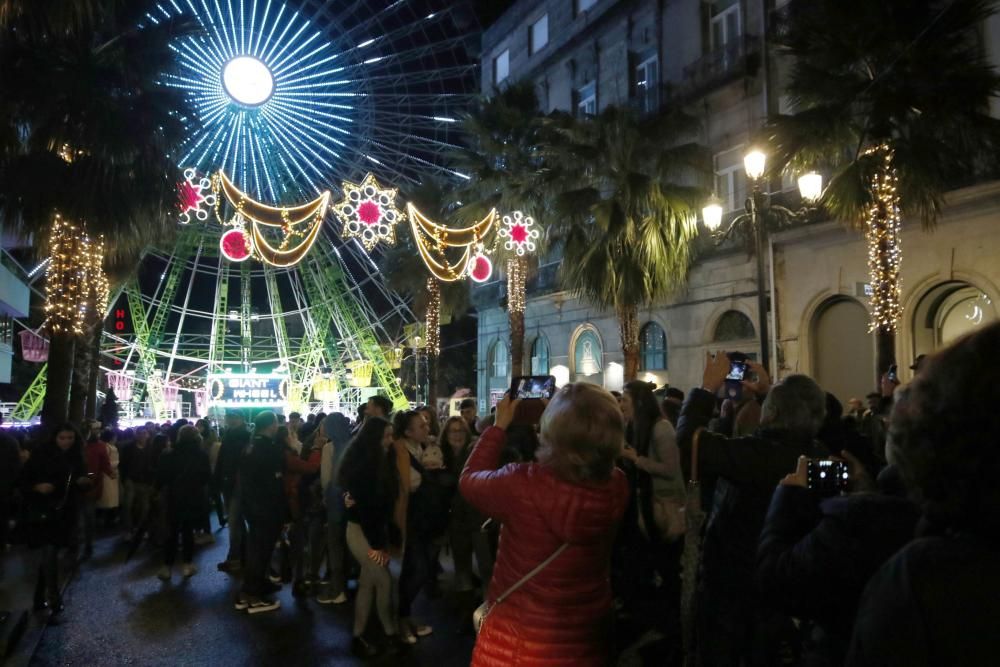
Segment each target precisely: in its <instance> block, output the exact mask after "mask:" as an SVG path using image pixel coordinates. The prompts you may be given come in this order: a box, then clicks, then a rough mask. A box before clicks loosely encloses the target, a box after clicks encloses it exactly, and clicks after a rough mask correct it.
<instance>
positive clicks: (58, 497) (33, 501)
mask: <svg viewBox="0 0 1000 667" xmlns="http://www.w3.org/2000/svg"><path fill="white" fill-rule="evenodd" d="M86 475H87V466H86V464H85V463H84V462H83V453H82V452H81V451H80V450H79V449H77V448H73V449H70V450H69V451H66V452H64V451H62V450H61V449H59V448H58V447H57V446H56V445H55V444H53V443H46V444H44V445H42V446H41V447H38V448H36V449H35V451H34V452H32V454H31V458H30V459H28V462H27V463H26V464H25V465H24V469H23V471H22V473H21V491H22V493H23V495H24V500H25V504H26V506H27V507H26V510H27V512H28V513H29V514H32V515H37V514H38V513H45V514H46V515H47V516H49V517H51V518H50V520H48V521H45V522H44V523H43V522H37V523H36V522H31V523H30V524H29V525H26V526H25V533H26V534H25V539H26V541H27V542H28V546H30V547H39V546H42V545H46V544H51V545H55V546H58V547H66V546H69V545H71V544H73V543H74V539H73V538H74V533H75V531H76V519H77V508H78V507H79V502H80V497H81V495H82V491H81V489H80V487H79V485H78V484H77V480H79V479H80V478H81V477H85V476H86ZM42 483H48V484H51V485H52V486H53V487H55V488H54V490H53V491H52V493H47V494H41V493H38V492H37V491H35V488H34V487H35V485H37V484H42Z"/></svg>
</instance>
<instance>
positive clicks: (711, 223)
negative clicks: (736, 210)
mask: <svg viewBox="0 0 1000 667" xmlns="http://www.w3.org/2000/svg"><path fill="white" fill-rule="evenodd" d="M701 216H702V219H703V220H704V221H705V227H707V228H708V230H709V231H713V232H714V231H715V230H716V229H718V228H719V225H721V224H722V202H721V201H719V199H718V197H715V196H714V195H713V197H712V198H711V199H709V200H708V203H707V204H705V207H704V208H702V209H701Z"/></svg>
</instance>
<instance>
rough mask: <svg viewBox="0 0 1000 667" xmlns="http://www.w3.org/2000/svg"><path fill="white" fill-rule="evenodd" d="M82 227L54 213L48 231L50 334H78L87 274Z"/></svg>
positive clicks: (47, 311)
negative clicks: (49, 231) (54, 215)
mask: <svg viewBox="0 0 1000 667" xmlns="http://www.w3.org/2000/svg"><path fill="white" fill-rule="evenodd" d="M85 249H86V242H85V240H84V234H83V231H82V229H81V228H80V227H79V226H78V225H75V224H73V223H72V222H70V221H68V220H65V219H63V218H62V216H60V215H58V214H57V215H56V217H55V220H53V222H52V231H51V233H50V234H49V252H50V253H51V261H50V262H49V266H48V268H47V269H46V270H45V324H44V325H43V326H45V327H46V328H47V329H48V330H49V331H51V332H52V333H53V334H60V333H72V334H78V333H82V331H83V328H82V323H83V313H84V312H85V309H86V306H85V304H84V303H83V298H84V293H83V292H84V289H85V287H84V286H85V285H86V279H87V273H86V269H85V262H84V261H82V260H83V259H84V257H83V255H84V250H85Z"/></svg>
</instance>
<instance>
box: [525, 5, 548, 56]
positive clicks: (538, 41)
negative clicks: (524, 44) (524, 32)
mask: <svg viewBox="0 0 1000 667" xmlns="http://www.w3.org/2000/svg"><path fill="white" fill-rule="evenodd" d="M548 43H549V15H548V14H546V15H545V16H543V17H542V18H540V19H538V20H537V21H535V22H534V23H532V24H531V30H530V31H529V32H528V51H529V52H530V53H531V54H532V55H534V54H536V53H538V52H539V51H541V50H542V49H543V48H545V45H546V44H548Z"/></svg>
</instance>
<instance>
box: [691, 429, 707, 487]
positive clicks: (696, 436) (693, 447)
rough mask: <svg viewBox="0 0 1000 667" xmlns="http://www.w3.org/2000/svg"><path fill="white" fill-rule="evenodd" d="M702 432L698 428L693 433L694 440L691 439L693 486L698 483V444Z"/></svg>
mask: <svg viewBox="0 0 1000 667" xmlns="http://www.w3.org/2000/svg"><path fill="white" fill-rule="evenodd" d="M704 430H705V429H704V428H699V429H698V430H697V431H695V432H694V438H692V439H691V481H692V482H693V483H695V484H697V483H698V442H699V441H700V440H701V434H702V431H704Z"/></svg>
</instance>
